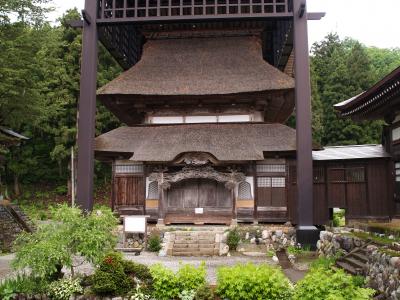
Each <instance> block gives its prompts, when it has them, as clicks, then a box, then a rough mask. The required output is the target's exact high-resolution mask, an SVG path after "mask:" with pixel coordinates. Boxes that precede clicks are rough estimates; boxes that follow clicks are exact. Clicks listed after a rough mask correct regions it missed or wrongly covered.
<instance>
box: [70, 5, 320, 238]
mask: <svg viewBox="0 0 400 300" xmlns="http://www.w3.org/2000/svg"><path fill="white" fill-rule="evenodd" d="M322 16H323V14H318V13H317V14H308V13H307V7H306V0H263V1H262V2H261V1H258V0H253V1H250V2H249V1H248V0H182V1H175V0H148V1H142V0H98V1H90V0H86V2H85V10H84V11H83V18H84V21H83V23H82V25H83V28H84V35H83V54H82V80H81V94H80V99H81V100H80V103H79V126H78V128H79V134H78V146H79V149H78V151H79V152H78V192H77V198H78V204H80V205H81V207H82V208H83V209H88V210H90V209H91V208H92V206H93V201H92V188H93V155H94V150H95V143H94V139H93V138H94V134H95V127H94V126H95V112H96V73H97V41H98V40H100V41H101V42H102V43H103V45H104V46H105V47H106V48H107V49H108V50H109V51H110V52H111V54H112V55H113V56H114V57H115V59H116V60H117V61H118V62H119V64H120V65H121V66H122V67H123V68H124V69H125V70H127V72H126V73H125V74H123V75H122V76H121V77H120V78H119V79H117V80H116V81H115V82H114V83H111V84H110V86H108V87H106V88H104V89H103V90H100V98H101V100H102V101H103V102H104V103H105V104H106V106H107V107H109V108H110V110H112V111H113V112H114V113H115V114H116V115H117V116H119V117H120V119H121V120H123V121H125V122H127V123H128V125H133V124H137V123H143V122H148V121H149V120H150V119H151V118H152V116H154V115H155V114H154V113H155V112H162V113H163V114H164V115H171V112H173V111H174V110H175V109H178V108H179V110H180V112H183V113H184V115H185V117H184V118H186V116H188V115H189V116H190V115H191V114H192V113H193V116H199V115H201V114H202V113H204V111H202V112H200V111H201V110H203V109H205V110H208V113H207V114H215V115H216V116H217V118H222V117H224V116H225V115H228V114H231V115H234V114H238V113H241V114H248V115H249V117H250V118H251V120H252V121H255V120H258V121H261V122H283V121H284V120H286V118H287V117H288V116H289V114H290V111H291V110H292V109H293V95H294V99H295V103H296V118H297V131H296V134H297V137H296V149H297V150H296V151H297V155H296V157H297V158H296V161H297V168H298V174H301V175H302V176H299V178H298V184H297V187H296V189H297V191H298V192H297V201H298V205H297V208H296V209H297V210H298V218H297V224H298V225H299V231H298V241H299V242H302V243H305V244H310V243H315V241H316V239H317V238H318V231H317V230H316V228H315V227H313V225H314V224H315V222H314V217H313V191H312V188H313V187H312V185H313V183H312V179H313V177H312V137H311V92H310V78H309V59H308V41H307V20H308V19H312V20H316V19H320V18H321V17H322ZM190 35H192V36H190ZM255 36H256V37H257V38H258V39H259V40H260V43H259V44H257V43H256V42H255V38H254V37H255ZM201 37H202V38H203V39H202V40H201V39H200V38H201ZM189 38H191V39H192V40H191V41H190V43H189V42H188V41H187V39H189ZM164 39H165V40H164ZM172 39H173V40H174V43H172V42H171V41H167V40H172ZM205 45H206V46H207V45H208V46H207V47H204V46H205ZM174 48H175V49H177V50H179V52H180V53H179V54H175V53H173V50H174ZM222 48H224V49H225V50H222ZM210 49H213V50H214V51H210ZM224 53H225V55H223V54H224ZM292 53H293V56H294V57H295V58H296V59H295V60H294V64H295V68H294V69H295V78H296V80H295V90H294V92H293V80H292V79H291V78H290V77H288V76H286V75H285V74H283V73H280V72H279V71H278V70H280V71H285V69H286V70H290V69H292V70H293V68H290V67H288V60H289V57H290V56H291V55H292ZM194 54H197V56H195V55H194ZM203 55H204V57H203ZM293 56H292V57H293ZM262 58H263V59H264V61H265V62H264V61H263V60H262ZM289 61H291V62H293V59H292V60H289ZM229 63H231V64H232V65H229ZM174 64H175V65H174ZM246 64H248V65H246ZM163 66H164V67H166V68H168V69H169V70H168V71H166V70H164V69H163V68H162V67H163ZM202 68H204V72H201V70H202ZM194 69H195V70H194ZM277 69H278V70H277ZM149 70H151V72H149ZM181 72H182V73H181ZM288 73H289V72H288ZM186 76H188V78H186ZM207 76H212V78H211V80H210V79H207V78H206V77H207ZM150 77H153V78H154V79H155V80H154V82H153V84H151V83H152V82H151V78H150ZM169 77H170V78H169ZM127 79H128V80H127ZM168 79H171V80H168ZM155 81H157V82H155ZM126 82H129V84H128V85H126ZM118 85H119V88H118V89H117V90H115V89H114V88H115V87H118ZM157 86H158V87H157ZM172 98H173V99H172ZM206 98H208V99H206ZM178 103H179V106H178ZM205 103H206V104H205ZM185 105H186V106H187V107H185ZM195 105H197V108H198V109H196V110H195V112H192V111H190V109H191V108H193V107H194V106H195ZM227 105H230V106H231V109H230V110H228V109H227V107H226V106H227ZM203 106H204V108H203ZM235 106H237V108H236V107H235ZM246 109H247V110H248V111H246ZM235 110H236V111H235ZM260 112H262V114H260ZM250 115H251V116H250ZM143 116H144V117H143ZM249 132H252V131H251V130H250V131H249ZM143 133H144V132H143ZM291 134H292V133H291ZM262 138H263V137H262ZM141 139H143V140H144V137H142V138H141ZM263 143H266V144H268V141H266V142H265V141H263V142H260V144H261V145H262V144H263ZM183 144H184V145H185V143H183ZM135 147H136V146H135ZM248 147H249V148H253V147H254V148H256V149H257V146H256V144H250V145H248ZM271 149H272V148H271ZM134 150H135V149H134ZM257 151H260V149H258V150H256V151H255V152H257ZM136 152H139V153H140V151H138V150H137V149H136ZM211 152H212V151H211ZM267 152H268V151H267ZM278 152H282V151H278ZM250 153H253V152H252V151H250ZM205 154H207V153H204V152H202V153H201V155H205ZM280 154H282V155H284V153H283V152H282V153H280ZM197 155H198V153H196V157H194V158H193V157H186V158H184V162H185V164H187V165H188V166H191V167H196V168H200V167H201V166H202V165H203V164H209V163H211V164H212V165H214V162H213V160H214V158H213V157H210V158H209V159H207V160H204V161H203V160H202V159H199V158H197ZM265 155H266V154H265V153H264V156H265ZM268 155H272V156H273V155H275V154H274V152H268ZM268 155H267V156H268ZM133 156H135V151H134V153H133ZM278 156H279V155H278ZM269 159H272V160H273V159H276V158H269ZM279 159H282V158H278V161H277V162H275V163H273V161H269V163H266V164H265V163H264V164H263V163H262V162H260V163H261V165H267V167H260V171H259V172H258V173H257V174H261V175H262V174H264V175H265V176H264V177H262V176H261V178H257V176H258V175H257V176H256V173H255V172H254V171H253V173H252V174H253V180H259V181H260V182H259V186H260V190H259V191H260V194H257V195H254V196H255V198H257V197H260V199H264V200H262V201H265V203H264V202H260V203H261V204H262V205H261V206H260V207H258V208H257V209H253V210H251V209H250V210H249V209H248V207H249V205H250V206H251V204H249V203H248V202H246V201H248V200H249V199H241V198H240V197H239V199H237V201H244V202H237V201H234V198H232V197H231V196H232V194H230V193H229V191H228V192H227V191H226V190H224V189H221V187H220V186H218V184H217V185H215V184H211V183H210V182H209V181H207V180H206V179H204V178H203V177H202V176H203V175H204V173H201V172H200V171H199V172H200V173H201V174H203V175H199V176H200V177H201V178H197V177H196V178H194V179H196V180H194V181H191V182H189V183H187V184H188V185H187V186H186V185H185V184H186V183H185V184H183V186H181V187H176V189H175V192H173V193H172V194H170V195H166V194H164V193H161V194H162V195H161V198H160V199H161V200H160V202H159V203H158V214H159V215H158V219H159V221H160V220H161V221H162V222H163V221H165V220H168V216H167V215H166V214H167V213H168V212H169V213H172V211H169V208H171V209H172V208H174V207H175V208H179V209H181V211H180V213H178V215H182V214H184V213H185V211H186V210H183V211H182V207H183V208H185V206H186V207H188V209H189V208H190V211H192V209H193V208H194V206H196V205H199V203H203V204H204V206H205V207H204V210H206V211H207V213H205V217H207V215H208V216H214V217H213V218H212V219H213V220H216V219H218V214H217V215H214V214H215V209H216V211H220V212H221V211H225V212H226V213H228V211H230V213H228V214H229V218H235V217H236V216H237V214H240V213H244V212H243V211H245V212H246V213H248V212H249V211H250V214H253V213H254V216H255V217H256V214H258V213H259V214H260V217H263V218H264V219H268V218H271V220H283V219H284V218H283V217H284V216H286V215H287V209H285V208H284V203H285V201H286V200H285V197H284V196H283V195H284V194H285V193H286V190H285V188H284V186H285V176H286V174H287V170H286V167H285V165H286V163H285V162H284V161H282V160H279ZM114 160H115V158H114ZM115 162H116V163H115V166H114V167H115V169H114V170H115V172H114V174H116V177H115V178H118V180H117V182H116V183H115V184H116V185H115V191H119V190H121V188H122V190H124V191H125V192H123V195H124V196H123V197H122V198H119V199H118V201H120V202H121V203H126V202H127V199H128V198H129V197H133V196H132V195H135V196H134V197H133V198H132V199H133V201H137V200H138V199H139V198H140V195H142V194H143V188H142V187H143V186H147V184H146V183H145V182H144V181H145V178H146V177H144V175H145V174H146V172H147V171H146V170H145V169H146V168H147V167H145V166H143V167H140V165H136V164H134V165H131V164H132V162H131V163H130V164H128V165H127V166H123V165H122V166H121V165H118V163H117V160H115ZM198 164H200V165H198ZM274 166H278V167H274ZM209 167H212V166H209ZM233 167H235V166H232V165H231V166H229V165H225V166H218V167H215V168H217V169H215V172H217V173H218V172H219V173H221V172H222V173H226V171H227V170H226V168H233ZM242 167H244V166H242ZM157 168H161V169H162V168H163V166H158V167H157V166H152V167H151V171H152V172H156V171H157V170H156V169H157ZM172 168H175V169H176V168H178V170H175V171H177V172H184V170H183V169H182V166H179V165H175V166H172ZM179 168H181V171H179ZM218 168H225V170H223V169H218ZM247 168H250V169H252V168H256V166H255V165H254V164H253V165H252V166H251V165H248V166H247ZM274 168H276V169H274ZM274 170H275V171H274ZM124 171H128V174H126V175H129V176H128V177H121V176H120V175H121V174H123V172H124ZM172 171H173V170H172V169H171V170H167V171H162V170H158V173H163V172H164V173H165V172H172ZM121 172H122V173H121ZM196 172H197V171H196ZM196 172H194V173H193V174H198V172H197V173H196ZM204 172H205V171H204ZM209 172H210V170H209ZM263 172H264V173H263ZM211 173H213V172H211ZM245 173H249V171H248V170H247V171H246V172H245ZM117 175H118V176H117ZM267 175H268V176H267ZM196 176H197V175H196ZM146 180H147V179H146ZM204 180H205V181H204ZM128 182H134V184H133V185H131V184H128ZM247 183H248V184H250V183H249V182H247ZM128 186H130V187H132V186H134V187H135V190H129V189H127V187H128ZM200 188H201V189H205V190H208V191H209V195H210V199H214V200H213V201H214V202H213V201H211V202H213V203H214V210H213V208H212V205H211V207H210V203H209V202H207V201H206V202H202V201H205V199H203V200H201V199H202V198H201V197H202V195H203V193H199V192H196V191H199V190H200ZM237 188H238V189H239V190H240V191H242V192H243V195H244V196H243V197H245V198H246V197H248V193H247V192H248V185H247V184H244V185H243V186H242V187H241V188H240V187H237ZM149 190H151V189H150V187H149ZM246 191H247V192H246ZM182 193H183V194H182ZM186 193H188V194H187V195H186ZM167 194H168V193H167ZM151 195H155V194H154V193H153V194H151ZM179 195H180V196H179ZM182 195H183V196H182ZM211 195H219V196H218V197H217V196H215V197H214V198H213V196H211ZM246 195H247V196H246ZM127 197H128V198H127ZM132 199H131V200H132ZM177 199H178V200H179V201H177ZM150 200H151V199H150ZM182 201H183V202H182ZM121 203H119V204H121ZM255 203H257V201H255ZM153 204H154V203H153ZM149 205H150V203H149ZM256 205H257V204H255V205H253V206H254V207H255V206H256ZM150 206H151V205H150ZM154 206H155V205H154ZM271 207H272V208H273V209H271ZM240 209H241V210H242V212H239V210H240ZM200 211H201V209H200V208H198V211H197V210H196V211H195V213H197V212H200ZM296 215H297V214H296ZM189 217H190V216H189ZM220 217H222V216H220ZM172 219H173V218H172ZM255 219H257V217H256V218H255Z"/></svg>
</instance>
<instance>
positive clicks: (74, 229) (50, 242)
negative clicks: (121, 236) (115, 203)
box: [12, 204, 117, 277]
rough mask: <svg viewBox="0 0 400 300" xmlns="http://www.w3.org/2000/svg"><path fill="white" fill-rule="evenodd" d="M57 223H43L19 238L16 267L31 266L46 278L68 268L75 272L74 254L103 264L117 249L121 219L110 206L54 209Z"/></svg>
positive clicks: (53, 212)
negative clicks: (114, 249)
mask: <svg viewBox="0 0 400 300" xmlns="http://www.w3.org/2000/svg"><path fill="white" fill-rule="evenodd" d="M52 215H53V218H54V222H51V223H48V224H43V225H41V226H39V227H38V229H37V231H35V232H34V233H25V232H24V233H22V234H21V235H20V236H19V237H18V239H17V241H16V250H17V253H16V256H15V259H14V261H13V263H12V265H13V267H14V268H16V269H23V268H26V267H28V268H30V269H31V270H32V272H33V274H35V275H36V276H39V277H46V276H50V275H52V274H54V273H57V272H59V271H60V269H61V268H60V266H61V267H62V266H64V267H68V268H70V269H71V273H72V275H74V264H73V256H75V255H80V256H82V257H84V258H85V259H86V260H87V261H88V262H91V263H95V264H96V263H99V262H100V261H101V259H102V258H103V257H104V255H105V254H106V253H107V252H109V251H110V250H111V249H113V248H114V246H115V244H116V236H115V234H113V230H114V229H115V228H116V225H117V219H116V218H115V217H114V215H113V213H112V211H111V210H110V209H109V208H101V209H99V210H96V211H93V212H91V213H90V214H88V215H84V214H83V212H82V211H81V210H80V209H78V208H71V207H68V206H67V205H66V204H63V205H59V206H57V207H56V208H53V210H52Z"/></svg>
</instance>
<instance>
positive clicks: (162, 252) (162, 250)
mask: <svg viewBox="0 0 400 300" xmlns="http://www.w3.org/2000/svg"><path fill="white" fill-rule="evenodd" d="M158 256H159V257H166V256H167V250H166V249H161V250H160V251H159V252H158Z"/></svg>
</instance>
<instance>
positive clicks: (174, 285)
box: [150, 263, 206, 300]
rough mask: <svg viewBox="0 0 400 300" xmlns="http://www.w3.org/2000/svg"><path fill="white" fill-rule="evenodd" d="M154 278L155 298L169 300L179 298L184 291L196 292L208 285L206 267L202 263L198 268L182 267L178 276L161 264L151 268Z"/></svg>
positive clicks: (177, 273)
mask: <svg viewBox="0 0 400 300" xmlns="http://www.w3.org/2000/svg"><path fill="white" fill-rule="evenodd" d="M150 272H151V275H152V276H153V297H154V298H156V299H159V300H164V299H165V300H169V299H175V298H177V297H179V295H180V293H182V292H183V291H194V294H193V297H194V295H195V294H196V291H197V290H198V289H199V288H200V287H201V286H203V285H205V284H206V267H205V263H202V264H201V265H200V266H199V267H198V268H196V267H194V266H192V265H181V267H180V268H179V270H178V272H176V274H175V273H174V272H173V271H171V270H169V269H167V268H166V267H164V266H163V265H161V264H157V265H154V266H152V267H151V268H150Z"/></svg>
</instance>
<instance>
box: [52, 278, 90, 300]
mask: <svg viewBox="0 0 400 300" xmlns="http://www.w3.org/2000/svg"><path fill="white" fill-rule="evenodd" d="M82 293H83V288H82V286H81V283H80V279H79V278H75V279H72V278H64V279H60V280H57V281H54V282H52V283H51V284H50V285H49V289H48V295H49V296H50V297H51V299H54V300H69V299H70V297H71V296H73V295H75V294H82Z"/></svg>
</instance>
